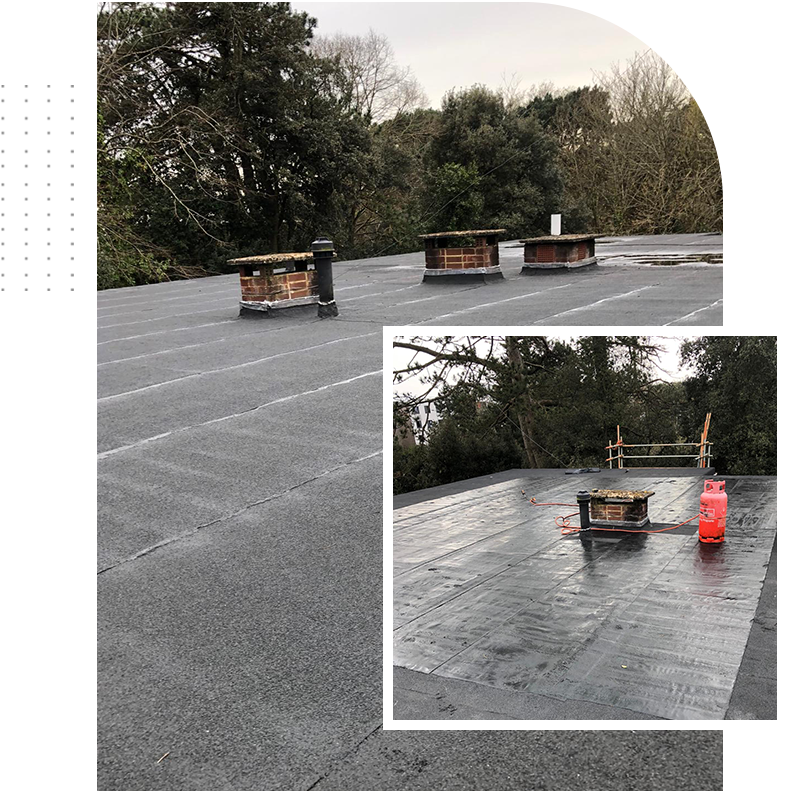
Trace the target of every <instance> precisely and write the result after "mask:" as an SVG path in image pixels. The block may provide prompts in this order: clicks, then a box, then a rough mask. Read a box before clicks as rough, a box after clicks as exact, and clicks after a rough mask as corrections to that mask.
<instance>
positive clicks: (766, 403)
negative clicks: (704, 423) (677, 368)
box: [681, 336, 778, 476]
mask: <svg viewBox="0 0 812 792" xmlns="http://www.w3.org/2000/svg"><path fill="white" fill-rule="evenodd" d="M681 354H682V361H683V364H684V365H689V366H691V367H692V368H693V370H694V372H695V373H694V374H693V376H691V377H690V378H689V379H687V380H686V381H685V391H686V397H687V401H688V405H687V411H686V414H685V420H686V421H687V422H694V423H695V422H696V421H697V420H698V419H699V417H700V415H702V416H704V414H705V413H706V412H711V413H712V414H713V417H712V419H711V439H712V440H713V464H714V466H715V467H716V468H717V470H719V472H721V473H726V474H729V475H753V476H755V475H767V476H774V475H776V470H777V410H778V407H777V405H778V398H777V395H778V392H777V371H778V349H777V345H776V339H775V337H774V336H766V337H764V336H707V337H704V338H700V339H697V340H695V341H686V342H685V343H684V344H683V345H682V349H681Z"/></svg>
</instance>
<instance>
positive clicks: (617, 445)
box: [606, 413, 713, 470]
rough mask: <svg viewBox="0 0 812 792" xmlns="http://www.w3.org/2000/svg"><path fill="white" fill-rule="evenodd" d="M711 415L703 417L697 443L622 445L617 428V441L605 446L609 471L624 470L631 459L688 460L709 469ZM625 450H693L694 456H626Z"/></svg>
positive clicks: (618, 428) (641, 466)
mask: <svg viewBox="0 0 812 792" xmlns="http://www.w3.org/2000/svg"><path fill="white" fill-rule="evenodd" d="M710 421H711V414H710V413H708V414H707V415H706V416H705V423H704V425H703V427H702V433H701V435H700V438H699V442H698V443H624V442H623V437H622V436H621V434H620V425H618V427H617V441H616V442H614V443H613V442H610V443H609V445H608V446H606V450H607V451H608V452H609V456H608V457H606V461H607V462H608V463H609V469H610V470H613V469H614V466H615V465H616V466H617V469H618V470H623V469H625V468H626V464H625V463H626V461H627V460H632V459H690V460H693V461H694V462H695V463H696V464H695V466H696V467H698V468H709V467H710V462H711V447H712V446H713V443H711V442H710V441H709V440H708V432H709V431H710ZM627 448H675V449H677V448H695V449H697V450H696V453H694V454H627V453H625V450H626V449H627ZM636 467H639V468H645V467H647V466H646V465H638V466H636Z"/></svg>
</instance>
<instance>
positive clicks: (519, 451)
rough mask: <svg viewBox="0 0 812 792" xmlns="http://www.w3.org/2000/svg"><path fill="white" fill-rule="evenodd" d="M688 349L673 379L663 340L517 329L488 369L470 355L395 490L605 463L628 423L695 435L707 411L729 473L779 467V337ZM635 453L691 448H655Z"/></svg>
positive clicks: (638, 440)
mask: <svg viewBox="0 0 812 792" xmlns="http://www.w3.org/2000/svg"><path fill="white" fill-rule="evenodd" d="M448 340H449V339H446V341H448ZM437 342H438V346H439V343H440V340H439V339H437ZM444 348H445V349H446V350H449V349H451V347H449V346H448V344H446V346H445V347H444ZM458 348H459V349H461V350H462V349H464V348H466V345H461V346H460V347H458ZM681 353H682V362H683V365H684V366H689V367H691V371H692V373H691V375H690V376H689V377H688V378H687V379H685V380H684V381H680V382H664V381H662V380H660V379H659V378H658V377H657V370H656V367H655V366H654V363H655V362H656V361H657V359H658V355H659V348H658V347H657V345H656V344H654V343H652V340H651V339H650V338H647V337H642V336H584V337H582V338H579V339H577V340H575V341H573V342H563V341H558V340H555V339H552V338H548V337H544V336H538V337H516V338H510V337H509V338H508V339H505V345H504V346H502V347H499V348H496V349H495V352H494V354H493V355H492V356H491V357H489V358H487V376H482V369H484V368H485V364H484V363H474V362H472V358H471V357H470V355H467V354H463V353H462V352H460V354H459V355H458V356H457V357H458V359H457V361H456V362H455V363H453V365H454V366H455V367H456V369H457V376H456V377H455V378H453V384H447V385H445V386H444V387H443V388H442V390H441V392H440V395H439V396H438V397H437V399H436V405H437V407H438V410H439V411H440V416H441V420H440V422H439V423H438V424H437V425H436V426H435V427H433V429H432V431H431V432H430V433H429V435H428V437H427V441H426V443H425V444H424V445H423V446H418V447H417V448H419V449H421V450H419V451H417V450H414V449H410V450H409V453H408V454H402V453H401V454H399V455H396V457H395V477H396V480H397V484H396V491H398V492H406V491H409V488H410V487H411V488H422V487H430V486H436V485H439V484H446V483H449V482H451V481H457V480H461V479H466V478H472V477H474V476H481V475H486V474H489V473H494V472H497V471H500V470H507V469H511V468H521V467H530V468H533V467H537V468H543V467H548V468H549V467H553V468H554V467H606V466H607V465H606V451H605V447H606V446H607V445H608V444H609V443H610V442H614V440H615V437H616V427H617V426H618V425H620V426H621V428H622V434H623V439H624V441H625V442H626V443H631V444H651V443H658V444H665V443H681V442H693V443H695V442H697V441H698V440H699V437H700V434H701V429H702V426H703V423H704V420H705V415H706V413H708V412H712V414H713V417H712V421H711V433H710V439H711V440H712V442H713V460H712V462H713V465H714V466H715V467H716V469H717V471H718V472H719V473H721V474H723V475H775V473H776V405H777V400H776V395H777V390H776V387H777V386H776V374H777V355H776V344H775V338H771V337H767V338H763V337H750V336H745V337H737V336H714V337H704V338H699V339H697V340H695V341H688V342H685V343H684V344H683V346H682V350H681ZM447 357H452V358H453V357H454V354H453V353H451V354H450V355H448V356H447ZM446 359H447V358H446ZM482 360H485V359H484V358H483V359H482ZM632 453H650V454H659V453H663V454H672V453H689V452H688V450H687V449H674V448H663V446H662V445H657V446H654V447H653V448H650V449H648V450H646V451H642V450H640V451H634V452H632ZM628 464H629V466H652V465H656V466H660V467H662V466H666V467H667V466H681V465H684V464H685V460H669V459H662V460H648V461H646V462H642V463H634V462H629V463H628Z"/></svg>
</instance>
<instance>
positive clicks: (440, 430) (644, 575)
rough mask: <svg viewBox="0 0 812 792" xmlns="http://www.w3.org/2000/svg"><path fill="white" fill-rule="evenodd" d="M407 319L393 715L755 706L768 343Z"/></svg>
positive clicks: (400, 336)
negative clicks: (472, 328)
mask: <svg viewBox="0 0 812 792" xmlns="http://www.w3.org/2000/svg"><path fill="white" fill-rule="evenodd" d="M467 329H468V328H462V330H463V331H465V330H467ZM412 330H416V329H415V328H390V332H391V336H390V337H391V346H392V350H391V356H390V357H389V360H390V361H391V369H392V370H391V376H392V381H393V386H392V394H393V396H392V423H393V442H392V446H391V449H392V450H391V455H392V456H391V461H392V464H391V471H392V489H393V501H392V503H393V509H392V512H391V523H388V524H387V525H391V529H389V530H385V535H384V548H385V574H388V575H390V577H388V579H385V597H386V600H385V606H386V610H387V611H388V613H387V616H386V618H389V617H390V614H391V622H385V625H386V626H387V627H389V626H391V635H385V638H384V641H385V646H384V657H385V662H388V661H389V658H390V657H391V663H392V665H393V669H392V670H391V680H392V682H391V689H386V690H385V699H384V704H385V707H391V715H392V722H393V725H396V726H397V725H399V724H400V723H401V722H403V723H405V722H414V721H436V722H440V721H488V720H499V721H519V722H520V723H517V728H532V726H529V725H527V724H528V723H529V722H531V721H532V722H535V721H546V720H567V721H573V720H578V721H581V720H588V721H597V720H661V719H664V720H736V719H746V720H774V719H775V718H776V673H777V671H776V669H777V660H776V655H777V649H776V566H777V561H776V531H777V512H776V487H777V476H776V461H777V448H776V405H777V384H776V383H777V339H776V338H775V337H761V336H699V335H697V336H680V337H678V338H675V337H671V336H642V335H640V336H638V335H635V336H603V335H599V336H593V335H560V334H559V335H549V336H539V335H456V334H451V335H442V336H441V335H439V334H438V335H432V334H424V335H412V334H411V331H412ZM421 330H423V329H422V328H421ZM432 330H434V331H435V332H437V331H439V330H440V328H432ZM442 330H446V328H443V329H442ZM389 469H390V468H389V467H388V466H387V467H385V470H387V471H388V470H389ZM389 554H391V555H389ZM390 560H391V563H388V562H390ZM390 651H391V654H390ZM386 671H387V673H385V680H388V678H389V677H390V674H389V673H388V669H387V670H386ZM522 721H524V722H525V724H526V725H525V726H521V722H522ZM414 727H415V726H414V723H412V725H411V726H410V728H414ZM432 727H436V728H449V726H448V725H437V726H434V725H428V724H427V725H424V726H423V728H432Z"/></svg>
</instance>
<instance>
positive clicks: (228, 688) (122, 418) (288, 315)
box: [97, 237, 722, 789]
mask: <svg viewBox="0 0 812 792" xmlns="http://www.w3.org/2000/svg"><path fill="white" fill-rule="evenodd" d="M619 244H620V243H619ZM713 244H714V245H717V246H718V244H719V243H718V240H716V241H714V242H713ZM704 245H705V243H704V242H702V241H701V239H698V238H696V237H686V238H679V239H675V238H672V237H669V238H667V239H666V238H641V239H638V240H637V241H635V240H631V239H625V240H623V241H622V246H623V250H632V251H633V250H638V249H640V248H645V249H646V251H647V254H648V251H650V250H652V249H657V250H659V249H667V250H669V251H673V250H675V249H694V250H695V249H697V248H698V249H700V250H704V249H705V247H704ZM607 249H608V248H607ZM500 255H501V259H502V268H503V271H505V273H506V280H505V281H503V282H501V283H500V284H498V285H483V286H477V287H476V288H471V287H470V285H462V286H459V287H458V286H455V285H447V286H444V287H442V288H439V289H437V288H433V287H432V286H430V285H426V284H423V283H422V282H421V279H422V273H423V270H424V267H425V263H424V261H423V253H422V251H421V252H417V253H408V254H402V255H396V256H382V257H378V258H371V259H366V260H362V261H339V262H336V263H335V264H334V265H333V274H334V283H335V294H336V300H337V304H338V308H339V311H340V314H339V316H338V317H337V318H336V319H330V320H318V319H316V316H315V308H314V307H313V306H309V307H304V308H290V309H286V310H283V311H279V312H278V313H277V314H275V315H274V316H273V317H268V318H260V319H253V320H252V319H241V318H239V316H238V312H239V301H240V296H241V295H240V283H239V281H240V278H239V275H238V274H237V273H236V272H232V273H230V274H227V275H221V276H216V277H210V278H200V279H194V280H186V281H172V282H163V283H157V284H152V285H148V286H134V287H128V288H122V289H113V290H108V291H103V292H100V293H99V295H98V316H99V320H98V326H99V331H98V347H97V349H98V359H97V360H98V368H97V372H98V376H97V382H98V422H97V437H98V480H97V481H98V487H97V489H98V554H99V560H98V578H97V580H98V676H99V697H98V727H99V740H98V762H99V781H98V784H99V788H100V789H144V788H159V789H182V788H199V789H218V788H227V787H239V788H248V787H250V788H262V789H264V788H269V787H273V788H282V789H298V788H305V789H307V788H309V787H312V788H314V789H325V788H327V789H342V788H362V789H375V788H386V786H384V785H385V784H387V783H390V782H391V783H392V784H395V783H397V784H407V785H408V786H409V787H410V788H415V789H419V788H423V787H421V784H426V787H425V788H429V789H432V788H433V789H436V788H438V786H439V785H440V784H442V773H441V772H440V768H447V770H448V772H451V773H453V774H455V777H456V778H457V779H458V780H459V781H460V783H461V784H462V785H463V786H464V787H465V788H468V789H477V788H492V787H489V786H487V785H488V783H489V782H490V781H493V779H494V778H495V776H494V772H495V770H494V768H499V769H500V772H501V771H502V770H503V769H504V768H505V767H507V766H508V765H509V764H510V763H513V764H514V765H515V763H517V762H518V763H519V764H521V765H522V766H523V767H524V768H525V770H526V772H527V773H530V772H531V770H533V771H534V772H535V771H536V770H537V768H538V764H537V763H538V757H539V756H540V754H541V753H544V751H545V749H550V750H553V749H555V747H556V746H557V745H560V744H561V743H562V740H563V739H564V738H563V737H558V738H556V737H554V736H552V735H553V733H551V732H542V733H533V734H528V735H527V736H523V735H517V734H516V733H511V734H510V735H509V739H508V738H504V737H502V736H500V735H499V734H496V733H495V734H494V735H489V736H483V735H481V734H480V735H477V736H476V737H474V736H473V735H472V736H470V737H460V736H459V735H438V734H437V733H434V734H433V735H429V737H430V739H429V738H424V737H423V736H421V735H414V734H412V733H409V732H389V731H384V730H382V729H381V728H380V724H381V702H382V698H383V692H382V681H381V667H380V651H381V631H380V625H381V619H382V600H383V591H382V588H381V580H380V563H381V542H382V525H381V514H380V504H381V497H382V493H381V475H382V466H381V446H382V438H381V424H380V418H381V412H380V410H381V401H380V396H381V376H382V361H381V328H382V327H383V326H384V325H387V324H401V325H407V324H416V323H419V322H424V323H439V324H443V323H445V324H449V323H451V322H460V323H471V324H482V325H487V324H489V323H493V324H516V325H518V324H528V323H532V322H537V323H539V324H543V323H544V321H545V317H547V316H552V315H554V314H558V316H557V317H556V318H554V319H550V322H551V323H553V324H562V323H566V321H567V320H568V319H570V320H572V323H577V324H583V323H584V322H590V321H592V322H595V323H599V324H604V325H605V324H607V323H611V322H613V321H614V322H617V323H619V324H623V325H628V324H630V323H634V321H637V322H638V323H640V324H641V325H651V324H653V323H654V324H665V323H672V322H673V323H677V324H686V323H687V324H690V323H693V322H696V321H697V320H699V321H700V322H701V323H707V321H708V320H709V319H710V320H711V322H713V321H715V322H716V323H721V309H720V308H713V309H710V310H703V308H704V307H705V306H707V305H708V304H709V303H711V302H713V301H715V300H717V299H719V298H721V287H722V277H721V275H722V273H721V267H715V266H712V267H698V268H697V267H692V266H687V265H686V267H685V269H682V270H681V269H680V268H669V269H668V270H666V271H659V272H658V271H657V270H656V269H653V268H649V267H645V266H630V267H618V268H615V267H609V268H607V270H606V271H605V272H602V271H601V270H600V268H598V271H597V272H596V273H593V274H594V275H596V276H597V277H592V276H590V277H586V278H584V277H575V276H574V275H573V273H569V272H567V273H561V275H560V277H559V276H556V286H564V287H565V288H558V289H556V290H553V291H552V292H550V293H547V292H546V291H544V290H545V289H547V288H549V287H547V286H546V285H545V286H540V285H539V284H538V279H527V278H524V277H522V276H520V275H519V273H520V271H521V267H522V265H523V257H522V251H521V248H520V247H511V245H510V243H503V245H502V249H501V251H500ZM479 289H485V291H479ZM641 290H642V291H641ZM627 292H634V294H631V295H628V296H624V295H626V293H627ZM555 295H558V296H557V297H555ZM565 295H567V296H566V298H565ZM632 311H633V313H634V320H632V321H631V322H630V319H631V316H630V312H632ZM697 311H699V313H698V314H696V313H695V312H697ZM562 312H567V313H566V314H565V315H564V316H561V313H562ZM689 313H692V314H694V316H693V317H692V318H689V319H687V320H680V317H681V316H683V314H689ZM449 314H453V316H448V315H449ZM573 734H574V733H573V732H567V733H566V735H565V737H566V739H567V740H568V741H572V740H575V741H576V742H569V744H570V745H575V744H581V743H580V742H577V741H578V740H581V741H582V742H583V743H584V744H586V743H590V742H592V741H594V739H595V738H594V737H590V736H589V735H588V734H587V735H584V737H583V738H576V737H573V736H572V735H573ZM657 735H658V736H653V737H652V738H651V739H648V738H646V745H647V746H648V747H649V749H650V750H651V751H653V752H655V753H656V754H657V755H665V754H667V753H668V751H667V750H666V749H667V748H668V745H670V744H669V743H667V742H665V741H667V740H668V739H671V738H669V737H668V735H665V734H664V733H657ZM684 735H685V736H684V737H683V733H680V736H679V738H678V739H679V740H680V742H679V748H680V750H685V751H687V752H688V754H687V755H689V756H690V757H692V758H693V759H695V760H696V764H693V763H692V768H691V769H692V772H693V771H695V770H697V768H700V767H705V768H709V770H708V776H707V777H709V778H711V779H717V780H718V779H719V778H720V772H721V770H720V767H721V764H720V760H721V754H720V751H721V746H720V741H718V740H717V741H714V740H715V738H711V737H710V736H709V735H708V733H707V732H702V734H701V735H700V738H699V739H696V740H694V739H692V737H691V735H690V734H689V733H687V732H686V733H684ZM602 739H605V742H604V743H602V744H603V745H604V746H605V747H606V750H607V752H610V753H613V756H616V757H618V758H621V757H622V758H623V762H620V761H618V762H615V763H614V765H613V766H615V767H617V766H619V765H621V764H622V765H623V766H624V767H628V768H629V775H628V776H623V780H624V783H626V782H628V783H630V784H631V783H637V784H639V786H640V788H643V789H645V788H648V787H647V786H646V784H647V783H649V782H650V777H651V776H650V773H651V768H650V766H649V764H648V762H646V761H643V760H642V759H641V758H640V757H639V756H638V755H637V753H636V752H635V751H634V750H633V749H632V748H631V747H630V746H629V742H628V741H627V740H625V739H624V738H623V735H622V734H617V735H614V736H611V737H610V736H608V735H606V736H605V737H602ZM636 739H637V740H639V739H641V735H640V734H639V733H638V734H637V735H636ZM674 739H676V737H674ZM424 740H425V741H424ZM683 740H684V742H682V741H683ZM593 744H594V743H593ZM709 745H710V746H715V747H713V748H712V750H711V749H710V748H708V746H709ZM224 746H225V748H224ZM658 746H659V747H658ZM459 751H462V753H458V752H459ZM167 752H169V756H168V757H167V758H166V759H165V760H163V761H161V762H160V764H158V763H157V760H158V759H160V757H162V756H163V755H164V754H165V753H167ZM470 756H475V758H474V759H470V758H469V757H470ZM424 759H425V760H426V761H429V762H431V763H432V764H431V768H429V767H427V766H425V764H424V763H423V760H424ZM440 759H442V762H440V761H439V760H440ZM434 760H437V761H436V762H435V761H434ZM545 767H547V768H556V769H557V770H556V772H558V773H559V775H556V776H555V777H556V778H562V779H565V781H564V782H562V783H564V786H565V788H577V786H567V784H570V785H572V784H578V783H581V780H582V779H583V778H589V779H591V780H592V782H594V783H593V784H592V786H590V787H588V788H595V787H596V786H599V785H600V778H602V777H603V776H601V775H599V774H598V775H596V773H597V770H596V771H595V773H591V774H587V775H584V772H585V771H584V768H582V767H579V768H578V772H580V773H581V777H580V778H578V777H576V771H575V768H574V767H573V766H572V765H571V763H568V762H567V761H564V757H563V755H562V761H560V762H558V761H557V760H552V759H551V760H549V761H546V762H545ZM419 771H420V772H419ZM551 772H552V770H551ZM680 772H682V770H678V769H674V771H673V773H672V772H671V771H669V773H666V775H665V776H664V777H665V778H667V779H677V780H676V782H675V783H680V781H679V779H680V778H681V776H680ZM536 775H537V774H536ZM610 775H611V773H610ZM612 777H614V776H612ZM691 778H694V776H691ZM392 779H396V781H393V780H392ZM596 779H598V780H596ZM703 783H704V782H703ZM708 783H710V782H708ZM714 783H715V781H714ZM353 784H360V786H355V787H353V786H352V785H353ZM483 784H484V785H485V786H484V787H483V786H481V785H483ZM663 786H664V788H669V789H678V788H680V787H679V786H675V785H674V783H671V782H668V783H665V784H664V785H663ZM395 788H402V787H400V786H396V787H395ZM630 788H631V787H630ZM687 788H697V785H694V786H688V787H687ZM701 788H708V789H710V788H720V787H718V786H713V787H712V786H702V787H701Z"/></svg>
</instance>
